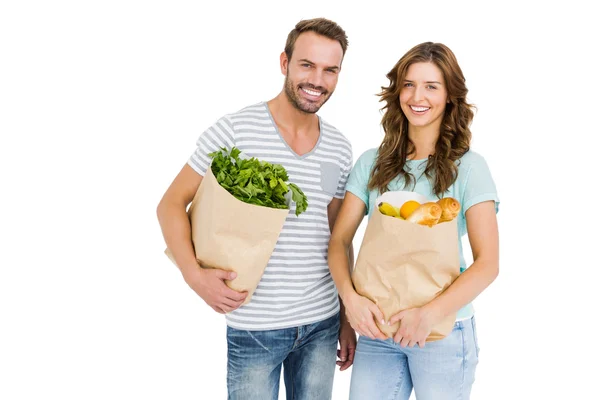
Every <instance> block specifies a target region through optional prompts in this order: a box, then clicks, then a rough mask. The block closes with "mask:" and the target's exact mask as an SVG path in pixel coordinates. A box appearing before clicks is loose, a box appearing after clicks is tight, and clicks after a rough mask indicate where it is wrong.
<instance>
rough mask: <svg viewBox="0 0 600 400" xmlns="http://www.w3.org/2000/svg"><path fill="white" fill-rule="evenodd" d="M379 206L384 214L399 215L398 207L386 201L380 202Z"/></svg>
mask: <svg viewBox="0 0 600 400" xmlns="http://www.w3.org/2000/svg"><path fill="white" fill-rule="evenodd" d="M378 208H379V211H380V212H381V213H382V214H383V215H388V216H390V217H396V216H398V215H399V214H398V208H396V207H394V206H393V205H391V204H390V203H386V202H385V201H384V202H381V203H379V205H378Z"/></svg>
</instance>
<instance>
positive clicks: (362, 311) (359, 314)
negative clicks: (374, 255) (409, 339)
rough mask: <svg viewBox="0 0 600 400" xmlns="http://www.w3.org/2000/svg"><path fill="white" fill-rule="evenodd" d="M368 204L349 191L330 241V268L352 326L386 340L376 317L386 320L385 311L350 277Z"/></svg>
mask: <svg viewBox="0 0 600 400" xmlns="http://www.w3.org/2000/svg"><path fill="white" fill-rule="evenodd" d="M365 208H366V206H365V203H364V202H363V201H362V200H361V199H359V198H358V197H357V196H355V195H354V194H352V193H351V192H346V196H345V198H344V202H343V203H342V208H341V210H340V212H339V214H338V216H337V219H336V221H335V225H334V228H333V232H332V234H331V239H330V240H329V255H328V258H329V270H330V271H331V276H332V278H333V281H334V282H335V285H336V287H337V289H338V293H339V294H340V298H341V299H342V302H343V303H344V306H345V312H346V316H347V318H348V322H350V325H351V326H352V328H353V329H354V330H355V331H356V332H358V333H359V334H360V335H363V336H369V337H370V338H371V339H386V336H385V335H384V334H383V333H382V332H381V331H380V330H379V328H378V327H377V325H376V324H375V322H374V320H373V317H375V318H377V319H378V320H379V321H382V323H383V313H382V312H381V310H380V309H379V308H378V307H377V306H376V305H375V304H374V303H373V302H372V301H371V300H369V299H367V298H366V297H363V296H360V295H359V294H358V293H356V291H355V290H354V285H353V284H352V279H351V276H350V269H351V268H352V266H351V265H350V254H349V252H350V249H351V245H352V239H354V235H355V234H356V230H357V229H358V226H359V225H360V223H361V221H362V219H363V217H364V215H365Z"/></svg>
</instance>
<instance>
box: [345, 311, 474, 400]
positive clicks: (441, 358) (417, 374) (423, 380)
mask: <svg viewBox="0 0 600 400" xmlns="http://www.w3.org/2000/svg"><path fill="white" fill-rule="evenodd" d="M478 357H479V347H478V345H477V333H476V329H475V319H474V317H473V318H470V319H467V320H463V321H457V322H456V323H455V324H454V329H453V330H452V332H451V333H450V334H449V335H448V336H446V337H445V338H444V339H441V340H437V341H433V342H427V343H425V347H424V348H420V347H419V346H418V345H415V347H412V348H410V347H400V345H399V344H397V343H395V342H394V341H393V339H387V340H385V341H383V340H372V339H369V338H368V337H365V336H361V337H360V338H359V340H358V346H357V349H356V355H355V357H354V366H353V367H352V381H351V384H350V399H351V400H375V399H377V400H392V399H393V400H408V398H409V397H410V394H411V392H412V390H413V388H414V389H415V394H416V397H417V400H446V399H448V400H449V399H453V400H454V399H457V400H458V399H468V398H469V396H470V393H471V387H472V385H473V381H474V380H475V367H476V366H477V362H478Z"/></svg>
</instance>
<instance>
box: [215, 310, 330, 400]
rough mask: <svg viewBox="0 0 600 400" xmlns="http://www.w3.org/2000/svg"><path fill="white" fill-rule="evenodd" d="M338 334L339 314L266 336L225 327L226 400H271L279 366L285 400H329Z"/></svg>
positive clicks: (275, 391) (264, 333) (275, 390)
mask: <svg viewBox="0 0 600 400" xmlns="http://www.w3.org/2000/svg"><path fill="white" fill-rule="evenodd" d="M339 330H340V318H339V314H336V315H334V316H333V317H330V318H328V319H326V320H324V321H321V322H317V323H314V324H310V325H303V326H299V327H295V328H287V329H278V330H272V331H242V330H238V329H234V328H230V327H227V358H228V361H227V390H228V393H229V400H270V399H274V400H277V398H278V394H279V377H280V375H281V365H282V364H283V376H284V381H285V389H286V394H287V396H286V397H287V399H288V400H291V399H293V400H328V399H331V392H332V389H333V375H334V372H335V361H336V352H337V341H338V335H339Z"/></svg>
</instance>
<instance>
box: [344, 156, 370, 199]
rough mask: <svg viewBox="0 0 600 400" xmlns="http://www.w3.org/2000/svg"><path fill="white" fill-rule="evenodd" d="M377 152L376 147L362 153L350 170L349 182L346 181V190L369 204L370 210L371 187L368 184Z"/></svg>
mask: <svg viewBox="0 0 600 400" xmlns="http://www.w3.org/2000/svg"><path fill="white" fill-rule="evenodd" d="M375 153H376V149H371V150H367V151H366V152H364V153H363V154H361V156H360V157H359V158H358V160H356V164H354V167H353V168H352V171H351V172H350V176H349V177H348V183H346V191H348V192H350V193H352V194H353V195H355V196H356V197H358V198H359V199H361V200H362V201H363V202H364V203H365V205H366V206H367V210H369V189H368V187H367V186H368V184H369V177H370V175H371V169H372V168H373V162H374V161H375Z"/></svg>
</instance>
